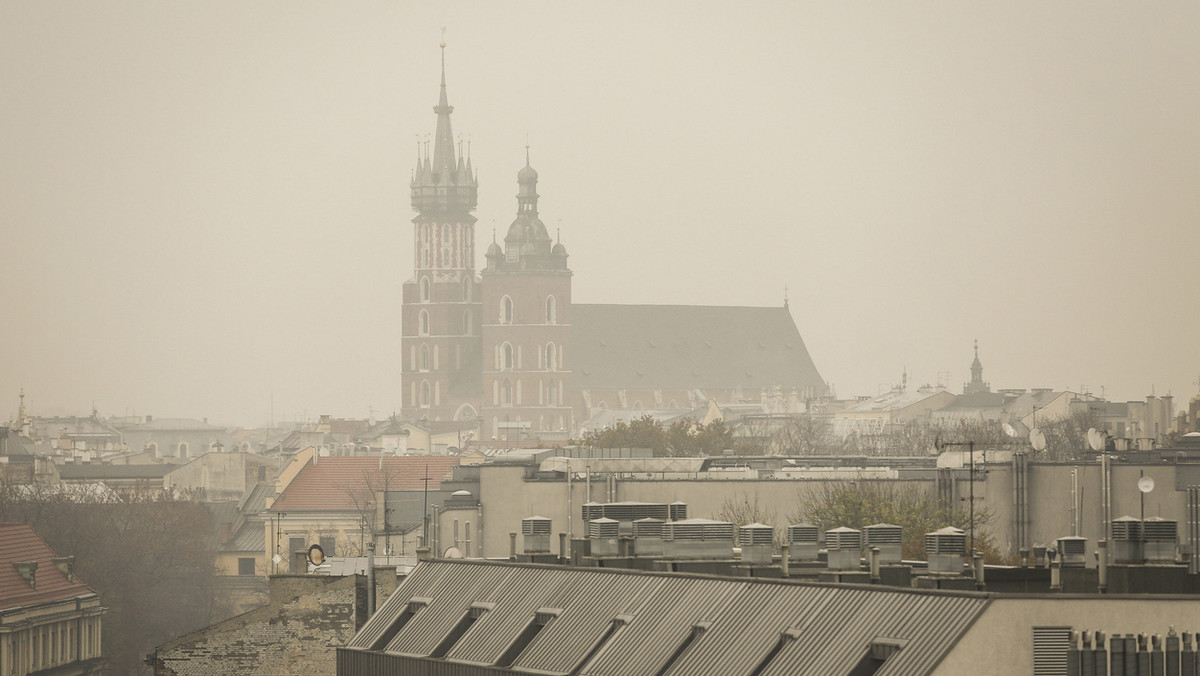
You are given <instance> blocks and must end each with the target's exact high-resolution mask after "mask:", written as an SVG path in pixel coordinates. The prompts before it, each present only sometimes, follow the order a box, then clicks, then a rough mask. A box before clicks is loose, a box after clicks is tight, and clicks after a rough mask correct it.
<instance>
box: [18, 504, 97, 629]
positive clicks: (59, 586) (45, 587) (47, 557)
mask: <svg viewBox="0 0 1200 676" xmlns="http://www.w3.org/2000/svg"><path fill="white" fill-rule="evenodd" d="M56 556H57V554H55V553H54V550H52V549H50V545H48V544H46V541H45V540H43V539H42V538H41V537H40V536H38V534H37V533H35V532H34V530H33V527H32V526H30V525H29V524H25V523H0V610H8V609H12V608H20V607H22V606H32V605H37V604H41V603H51V602H54V601H66V600H70V599H73V598H75V597H77V596H84V595H88V594H95V591H94V590H93V589H92V588H91V587H89V586H87V585H86V584H84V583H83V582H81V581H80V580H79V578H77V577H76V578H74V579H68V578H67V576H66V574H65V573H63V572H62V571H61V570H59V568H58V566H56V565H55V564H54V561H53V559H54V557H56ZM17 561H36V562H37V575H36V578H35V580H36V582H37V587H36V589H35V588H34V587H32V586H30V584H29V583H28V582H26V581H25V579H24V578H22V577H21V574H20V572H18V571H17V567H16V566H14V565H13V563H14V562H17Z"/></svg>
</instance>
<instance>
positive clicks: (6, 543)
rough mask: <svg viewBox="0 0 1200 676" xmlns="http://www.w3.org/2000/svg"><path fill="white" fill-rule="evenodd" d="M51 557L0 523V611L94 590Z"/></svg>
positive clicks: (33, 539)
mask: <svg viewBox="0 0 1200 676" xmlns="http://www.w3.org/2000/svg"><path fill="white" fill-rule="evenodd" d="M431 483H432V482H431ZM54 556H56V554H55V553H54V550H52V549H50V545H48V544H46V541H45V540H43V539H42V538H40V537H39V536H38V534H37V533H35V532H33V527H32V526H30V525H29V524H26V523H0V610H8V609H11V608H20V607H21V606H32V605H37V604H40V603H50V602H53V601H65V600H69V599H73V598H75V597H76V596H81V595H84V594H94V593H95V591H94V590H93V589H92V588H91V587H89V586H87V585H86V584H84V583H83V582H80V580H79V578H78V577H76V578H75V579H74V580H68V579H67V576H66V575H65V574H64V573H63V572H62V571H60V570H59V569H58V566H56V565H54V562H53V561H52V560H51V559H52V558H53V557H54ZM14 561H37V564H38V566H37V575H36V577H35V579H36V581H37V589H34V588H33V587H31V586H29V583H28V582H26V581H25V578H23V577H21V574H20V573H19V572H17V567H16V566H14V565H13V562H14Z"/></svg>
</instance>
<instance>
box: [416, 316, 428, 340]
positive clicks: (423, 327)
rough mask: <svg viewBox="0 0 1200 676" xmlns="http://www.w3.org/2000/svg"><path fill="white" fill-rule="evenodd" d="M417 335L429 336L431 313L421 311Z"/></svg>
mask: <svg viewBox="0 0 1200 676" xmlns="http://www.w3.org/2000/svg"><path fill="white" fill-rule="evenodd" d="M417 333H418V334H420V335H422V336H428V335H429V313H428V312H426V311H425V310H421V316H420V322H419V323H418V325H417Z"/></svg>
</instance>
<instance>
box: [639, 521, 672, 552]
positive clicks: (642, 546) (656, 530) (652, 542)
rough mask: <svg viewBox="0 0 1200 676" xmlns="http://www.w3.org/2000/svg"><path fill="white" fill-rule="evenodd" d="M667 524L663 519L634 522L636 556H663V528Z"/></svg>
mask: <svg viewBox="0 0 1200 676" xmlns="http://www.w3.org/2000/svg"><path fill="white" fill-rule="evenodd" d="M665 523H666V522H665V521H663V520H662V519H652V518H649V517H647V518H645V519H638V520H637V521H634V522H633V553H634V554H635V555H636V556H662V555H663V552H664V549H663V527H664V524H665Z"/></svg>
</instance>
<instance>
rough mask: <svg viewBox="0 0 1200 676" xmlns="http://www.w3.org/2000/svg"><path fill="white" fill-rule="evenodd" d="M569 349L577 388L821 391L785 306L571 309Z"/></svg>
mask: <svg viewBox="0 0 1200 676" xmlns="http://www.w3.org/2000/svg"><path fill="white" fill-rule="evenodd" d="M571 349H572V351H573V354H571V355H569V359H570V363H571V382H572V385H573V386H574V387H576V388H578V389H589V388H605V389H615V388H630V389H632V388H648V389H701V390H703V389H705V388H717V389H732V388H735V387H738V386H741V387H742V388H744V389H745V390H746V394H747V396H756V395H757V394H758V391H759V390H761V389H762V388H764V387H766V388H774V387H775V386H776V385H780V386H782V387H783V390H784V393H785V394H786V393H788V392H790V391H791V389H792V388H796V389H798V390H800V391H801V392H802V393H803V392H804V389H805V388H811V389H812V390H813V391H814V392H816V393H823V392H825V389H826V387H825V381H824V380H823V379H822V378H821V374H820V373H818V372H817V367H816V366H815V365H814V364H813V361H812V357H810V356H809V354H808V349H807V348H806V347H805V346H804V339H803V338H801V337H800V331H799V330H798V329H797V328H796V322H795V321H793V319H792V315H791V312H790V311H789V310H788V309H787V308H785V307H716V306H698V305H580V304H572V306H571Z"/></svg>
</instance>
